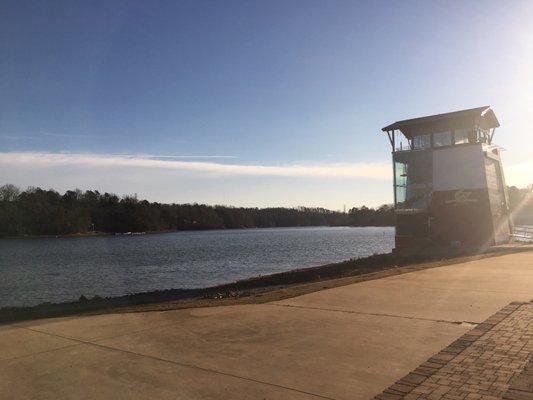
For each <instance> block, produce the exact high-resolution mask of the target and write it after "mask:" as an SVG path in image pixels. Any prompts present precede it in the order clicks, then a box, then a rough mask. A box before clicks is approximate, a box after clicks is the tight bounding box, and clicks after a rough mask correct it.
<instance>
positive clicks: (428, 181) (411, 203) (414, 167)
mask: <svg viewBox="0 0 533 400" xmlns="http://www.w3.org/2000/svg"><path fill="white" fill-rule="evenodd" d="M394 170H395V185H396V186H395V188H394V190H395V194H396V208H397V209H411V210H412V209H416V210H427V209H428V207H429V204H430V202H431V192H432V187H433V185H432V183H433V155H432V154H431V153H430V152H426V151H423V152H398V153H395V154H394Z"/></svg>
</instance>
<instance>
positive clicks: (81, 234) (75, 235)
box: [0, 225, 394, 240]
mask: <svg viewBox="0 0 533 400" xmlns="http://www.w3.org/2000/svg"><path fill="white" fill-rule="evenodd" d="M284 228H394V226H393V225H295V226H263V227H241V228H219V229H217V228H209V229H181V230H162V231H145V232H99V231H96V232H85V233H84V232H78V233H67V234H60V235H18V236H0V240H2V239H9V240H15V239H64V238H86V237H102V236H144V235H157V234H165V233H178V232H207V231H235V230H240V229H245V230H252V229H284Z"/></svg>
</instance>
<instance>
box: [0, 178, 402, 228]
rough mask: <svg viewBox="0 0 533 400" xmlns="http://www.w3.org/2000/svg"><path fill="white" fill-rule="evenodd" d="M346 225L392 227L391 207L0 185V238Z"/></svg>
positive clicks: (392, 215)
mask: <svg viewBox="0 0 533 400" xmlns="http://www.w3.org/2000/svg"><path fill="white" fill-rule="evenodd" d="M347 225H351V226H368V225H374V226H388V225H394V212H393V208H392V206H390V205H384V206H381V207H379V208H376V209H373V208H367V207H361V208H352V209H351V210H350V211H349V212H347V213H341V212H337V211H330V210H326V209H324V208H310V207H298V208H282V207H275V208H261V209H260V208H242V207H241V208H239V207H225V206H207V205H203V204H161V203H157V202H153V203H151V202H148V201H146V200H139V199H138V198H137V196H123V197H118V196H117V195H115V194H112V193H103V194H102V193H100V192H98V191H97V190H87V191H85V192H82V191H81V190H79V189H76V190H67V191H66V192H65V193H64V194H60V193H58V192H57V191H55V190H43V189H41V188H36V187H29V188H27V189H26V190H20V189H19V188H17V187H16V186H15V185H11V184H7V185H3V186H0V236H17V235H63V234H74V233H86V232H90V231H92V230H95V231H99V232H108V233H114V232H143V231H166V230H188V229H226V228H264V227H289V226H347Z"/></svg>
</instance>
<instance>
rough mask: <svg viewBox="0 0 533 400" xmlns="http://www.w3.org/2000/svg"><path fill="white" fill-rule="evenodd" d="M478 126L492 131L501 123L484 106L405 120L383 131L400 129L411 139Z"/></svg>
mask: <svg viewBox="0 0 533 400" xmlns="http://www.w3.org/2000/svg"><path fill="white" fill-rule="evenodd" d="M476 125H478V126H480V127H482V128H484V129H491V128H497V127H499V126H500V123H499V122H498V119H497V118H496V115H495V114H494V111H492V109H491V108H490V106H483V107H476V108H469V109H466V110H459V111H453V112H449V113H444V114H436V115H430V116H427V117H420V118H412V119H405V120H403V121H397V122H395V123H393V124H391V125H388V126H386V127H384V128H383V129H381V130H382V131H384V132H389V131H393V130H396V129H398V130H400V131H401V132H402V133H403V134H404V136H405V137H407V138H408V139H411V138H412V137H413V136H418V135H423V134H426V133H434V132H442V131H446V130H451V129H461V128H470V127H472V128H473V127H474V126H476Z"/></svg>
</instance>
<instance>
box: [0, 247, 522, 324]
mask: <svg viewBox="0 0 533 400" xmlns="http://www.w3.org/2000/svg"><path fill="white" fill-rule="evenodd" d="M521 251H531V248H530V247H527V246H526V247H521V246H520V245H517V246H510V247H495V248H490V249H488V250H486V251H482V252H480V251H474V250H470V251H469V252H465V251H462V252H459V251H458V252H455V253H448V254H446V255H444V254H434V255H431V256H420V255H411V256H404V257H400V256H398V255H396V254H393V253H385V254H376V255H372V256H369V257H364V258H357V259H350V260H347V261H342V262H339V263H332V264H325V265H321V266H316V267H309V268H301V269H295V270H291V271H286V272H280V273H276V274H271V275H264V276H257V277H252V278H248V279H244V280H240V281H235V282H231V283H226V284H221V285H216V286H211V287H205V288H193V289H179V288H178V289H166V290H156V291H150V292H140V293H133V294H128V295H122V296H115V297H99V296H95V297H93V298H86V297H85V296H83V295H82V296H80V298H79V300H76V301H70V302H62V303H41V304H38V305H35V306H27V307H16V306H15V307H2V308H0V324H3V323H8V322H14V321H24V320H30V319H41V318H52V317H66V316H72V315H83V314H85V315H89V314H101V313H117V312H142V311H163V310H171V309H182V308H196V307H212V306H221V305H235V304H256V303H264V302H269V301H275V300H281V299H285V298H290V297H295V296H299V295H302V294H307V293H311V292H314V291H318V290H323V289H328V288H332V287H337V286H344V285H349V284H352V283H357V282H361V281H366V280H372V279H379V278H383V277H386V276H391V275H397V274H403V273H408V272H413V271H417V270H420V269H426V268H434V267H439V266H443V265H450V264H455V263H459V262H465V261H470V260H475V259H481V258H486V257H495V256H499V255H505V254H510V253H516V252H521Z"/></svg>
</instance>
